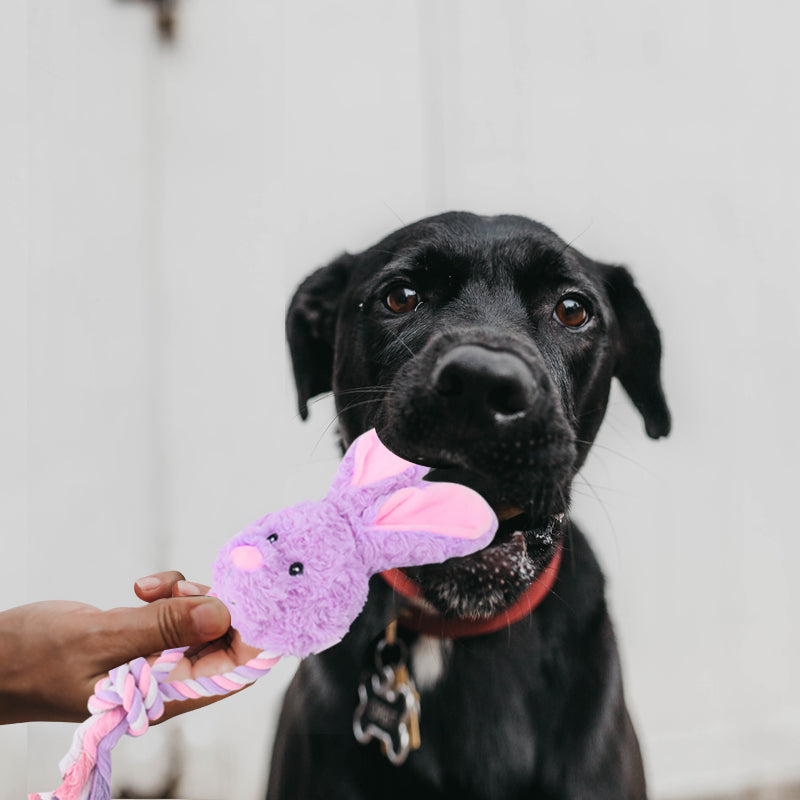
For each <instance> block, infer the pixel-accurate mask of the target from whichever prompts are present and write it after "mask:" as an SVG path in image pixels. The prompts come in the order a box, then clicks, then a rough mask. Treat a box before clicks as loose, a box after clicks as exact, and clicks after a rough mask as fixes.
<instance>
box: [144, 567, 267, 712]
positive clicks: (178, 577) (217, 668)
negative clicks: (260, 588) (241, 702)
mask: <svg viewBox="0 0 800 800" xmlns="http://www.w3.org/2000/svg"><path fill="white" fill-rule="evenodd" d="M134 591H135V592H136V594H137V596H138V597H139V598H141V599H142V600H145V601H147V602H148V603H151V602H154V601H157V600H161V599H164V598H169V597H173V598H177V597H196V596H201V595H205V594H207V593H208V591H209V587H208V586H205V585H204V584H201V583H191V582H189V581H187V580H186V579H185V578H184V577H183V575H182V574H181V573H180V572H176V571H169V572H159V573H157V574H155V575H149V576H147V577H146V578H140V579H139V580H138V581H136V583H135V585H134ZM259 652H260V651H259V649H258V648H257V647H251V646H250V645H248V644H245V643H244V642H243V641H242V637H241V635H240V634H239V631H237V630H235V629H233V628H228V630H227V631H226V632H225V634H224V635H223V636H221V637H219V638H217V639H215V640H213V641H209V642H201V643H199V644H197V645H195V646H193V647H189V649H188V650H187V651H186V653H185V654H184V657H183V658H182V659H181V660H180V661H178V662H177V663H176V664H175V666H174V667H173V668H172V670H171V671H170V673H169V678H168V680H170V681H177V680H186V679H187V678H200V677H211V676H213V675H224V674H225V673H226V672H232V671H233V670H234V669H235V668H236V667H239V666H242V665H243V664H246V663H247V662H248V661H249V660H250V659H252V658H255V657H256V656H257V655H258V654H259ZM156 655H157V654H156ZM149 660H150V662H151V663H152V662H153V661H154V660H155V656H153V657H152V658H150V659H149ZM248 685H249V684H248ZM243 688H247V687H246V686H245V687H243ZM239 691H241V690H239ZM227 696H228V695H221V696H220V695H217V696H214V697H204V698H198V699H192V700H181V701H177V702H175V701H173V702H169V703H165V705H164V715H163V716H162V717H160V719H159V722H160V721H161V720H165V719H169V718H171V717H174V716H177V715H178V714H183V713H184V712H185V711H191V710H193V709H195V708H200V707H202V706H207V705H209V704H210V703H216V702H217V701H218V700H222V698H223V697H227Z"/></svg>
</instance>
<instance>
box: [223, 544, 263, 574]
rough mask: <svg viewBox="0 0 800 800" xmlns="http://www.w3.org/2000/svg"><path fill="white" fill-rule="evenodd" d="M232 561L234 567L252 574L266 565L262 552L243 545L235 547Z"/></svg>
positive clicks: (232, 551)
mask: <svg viewBox="0 0 800 800" xmlns="http://www.w3.org/2000/svg"><path fill="white" fill-rule="evenodd" d="M231 561H232V562H233V566H234V567H238V568H239V569H241V570H244V571H245V572H252V571H253V570H254V569H258V568H259V567H260V566H261V565H262V564H263V563H264V559H263V558H262V556H261V551H260V550H259V549H258V548H257V547H253V545H250V544H242V545H239V547H234V548H233V550H231Z"/></svg>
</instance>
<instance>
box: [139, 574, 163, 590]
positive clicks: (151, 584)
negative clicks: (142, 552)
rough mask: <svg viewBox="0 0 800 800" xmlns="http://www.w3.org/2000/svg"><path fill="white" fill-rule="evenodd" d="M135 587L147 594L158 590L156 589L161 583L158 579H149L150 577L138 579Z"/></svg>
mask: <svg viewBox="0 0 800 800" xmlns="http://www.w3.org/2000/svg"><path fill="white" fill-rule="evenodd" d="M136 585H137V586H138V587H139V588H140V589H141V590H142V591H143V592H149V591H151V590H153V589H158V587H159V586H161V581H160V580H159V579H158V578H151V577H148V578H139V580H138V581H136Z"/></svg>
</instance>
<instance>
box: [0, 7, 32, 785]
mask: <svg viewBox="0 0 800 800" xmlns="http://www.w3.org/2000/svg"><path fill="white" fill-rule="evenodd" d="M3 12H4V26H3V27H2V28H0V97H2V98H3V104H2V107H0V143H1V144H2V147H0V175H2V176H3V188H2V190H0V220H2V222H0V230H2V232H3V233H2V236H0V263H1V264H2V265H3V266H2V269H0V370H2V372H0V374H1V375H2V378H1V379H0V541H2V543H3V544H2V557H0V610H2V609H5V608H9V607H11V606H13V605H16V604H18V603H22V602H24V601H25V600H26V595H27V588H28V587H27V581H26V579H25V578H26V574H25V573H26V566H27V546H26V541H25V539H26V531H25V526H26V513H27V502H26V488H27V487H26V473H25V469H26V457H27V419H26V415H27V402H26V401H27V364H26V349H27V348H26V345H27V303H26V293H27V280H26V271H25V266H26V259H27V221H28V220H27V214H26V211H27V209H26V196H27V183H26V172H27V169H26V168H27V140H26V133H27V131H26V127H27V126H26V118H27V110H28V105H27V83H26V80H25V78H26V69H27V51H26V48H25V41H24V38H23V37H22V36H20V33H21V32H23V31H24V30H25V26H26V19H27V10H26V6H25V3H24V2H23V0H15V2H11V3H8V4H7V5H6V6H5V7H4V9H3ZM26 746H27V736H26V729H25V726H24V725H5V726H2V727H0V775H2V776H3V777H2V781H0V800H11V798H14V797H22V796H24V793H25V778H26V776H25V758H26Z"/></svg>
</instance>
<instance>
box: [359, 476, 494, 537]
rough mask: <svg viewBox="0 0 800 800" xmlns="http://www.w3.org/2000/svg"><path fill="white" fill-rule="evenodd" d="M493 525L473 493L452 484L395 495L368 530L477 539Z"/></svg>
mask: <svg viewBox="0 0 800 800" xmlns="http://www.w3.org/2000/svg"><path fill="white" fill-rule="evenodd" d="M494 524H495V516H494V512H493V511H492V509H491V507H490V506H489V504H488V503H487V502H486V501H485V500H484V499H483V498H482V497H481V496H480V495H479V494H478V493H477V492H473V491H472V489H467V488H466V487H464V486H459V485H458V484H455V483H432V484H430V485H428V486H424V487H416V486H412V487H409V488H407V489H401V490H400V491H398V492H395V493H394V494H393V495H392V496H391V497H390V498H389V499H388V500H387V501H386V502H385V503H384V504H383V506H382V507H381V509H380V511H379V512H378V516H377V517H376V518H375V521H374V522H373V523H372V527H374V528H391V529H392V530H396V531H410V530H415V531H428V532H430V533H438V534H440V535H442V536H453V537H455V538H458V539H477V538H479V537H480V536H483V535H485V534H486V533H487V531H489V530H492V529H493V527H494Z"/></svg>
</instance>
